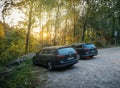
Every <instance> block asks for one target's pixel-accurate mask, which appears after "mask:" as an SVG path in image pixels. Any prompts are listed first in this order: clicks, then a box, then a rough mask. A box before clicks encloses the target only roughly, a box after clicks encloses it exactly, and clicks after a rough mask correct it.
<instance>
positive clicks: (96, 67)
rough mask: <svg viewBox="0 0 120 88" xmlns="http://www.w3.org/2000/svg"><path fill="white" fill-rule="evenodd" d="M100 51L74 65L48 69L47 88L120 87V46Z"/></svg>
mask: <svg viewBox="0 0 120 88" xmlns="http://www.w3.org/2000/svg"><path fill="white" fill-rule="evenodd" d="M98 52H99V55H97V56H95V57H93V58H92V59H87V60H79V63H77V64H75V65H74V66H73V67H69V68H65V69H63V70H57V71H52V72H49V71H48V81H47V82H46V86H45V88H120V47H116V48H107V49H99V50H98Z"/></svg>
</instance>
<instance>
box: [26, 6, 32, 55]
mask: <svg viewBox="0 0 120 88" xmlns="http://www.w3.org/2000/svg"><path fill="white" fill-rule="evenodd" d="M32 8H33V6H32V5H31V6H30V11H29V21H28V22H29V23H28V32H27V36H26V47H25V54H27V53H28V51H29V50H28V49H29V41H30V29H31V21H32Z"/></svg>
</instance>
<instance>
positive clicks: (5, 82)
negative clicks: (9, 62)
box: [0, 60, 47, 88]
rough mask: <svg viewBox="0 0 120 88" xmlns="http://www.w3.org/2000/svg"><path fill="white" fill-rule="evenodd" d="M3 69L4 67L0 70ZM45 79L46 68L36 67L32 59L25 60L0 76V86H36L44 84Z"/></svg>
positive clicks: (6, 87)
mask: <svg viewBox="0 0 120 88" xmlns="http://www.w3.org/2000/svg"><path fill="white" fill-rule="evenodd" d="M3 69H5V68H4V67H3V68H1V69H0V70H3ZM46 81H47V71H46V69H43V68H40V67H36V66H34V65H33V64H32V60H26V61H24V62H22V63H21V64H20V65H19V66H15V67H14V69H13V70H12V71H10V72H9V73H7V74H6V75H2V76H1V77H0V87H2V88H36V87H37V86H44V85H45V82H46Z"/></svg>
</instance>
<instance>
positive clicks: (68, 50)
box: [32, 46, 79, 70]
mask: <svg viewBox="0 0 120 88" xmlns="http://www.w3.org/2000/svg"><path fill="white" fill-rule="evenodd" d="M77 55H78V54H77V52H76V51H75V50H74V49H73V48H72V47H64V46H51V47H45V48H43V49H42V51H41V52H38V53H36V55H35V56H34V57H33V59H32V61H33V64H35V65H45V66H47V67H48V69H49V70H52V69H53V68H55V67H65V66H72V65H74V64H76V63H78V60H79V58H78V57H77Z"/></svg>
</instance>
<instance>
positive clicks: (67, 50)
mask: <svg viewBox="0 0 120 88" xmlns="http://www.w3.org/2000/svg"><path fill="white" fill-rule="evenodd" d="M75 52H76V51H75V50H74V49H73V48H61V49H58V53H59V54H60V55H66V54H73V53H75Z"/></svg>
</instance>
